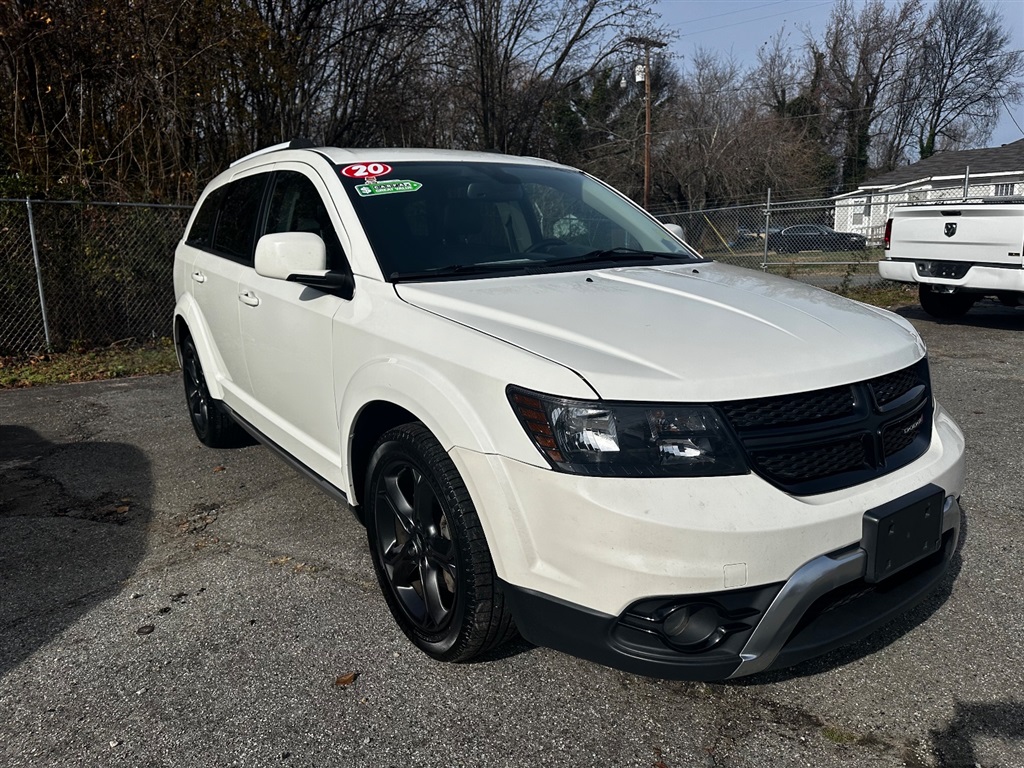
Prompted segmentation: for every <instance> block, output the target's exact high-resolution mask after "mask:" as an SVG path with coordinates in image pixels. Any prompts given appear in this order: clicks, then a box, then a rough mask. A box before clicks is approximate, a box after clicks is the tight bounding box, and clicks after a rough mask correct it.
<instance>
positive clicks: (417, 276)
mask: <svg viewBox="0 0 1024 768" xmlns="http://www.w3.org/2000/svg"><path fill="white" fill-rule="evenodd" d="M525 268H526V265H525V264H524V263H522V262H518V261H510V262H496V261H491V262H487V263H486V264H449V265H448V266H446V267H434V268H433V269H424V270H420V271H419V272H392V273H391V274H390V275H389V276H388V279H389V280H390V281H391V282H392V283H401V282H405V281H406V280H425V279H428V278H431V277H449V276H451V275H479V274H483V273H485V272H514V271H517V270H519V271H522V270H524V269H525Z"/></svg>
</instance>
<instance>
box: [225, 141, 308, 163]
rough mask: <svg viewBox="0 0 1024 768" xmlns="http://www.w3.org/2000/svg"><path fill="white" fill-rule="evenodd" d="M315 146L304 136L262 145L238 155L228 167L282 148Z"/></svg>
mask: <svg viewBox="0 0 1024 768" xmlns="http://www.w3.org/2000/svg"><path fill="white" fill-rule="evenodd" d="M315 146H316V144H314V143H313V142H312V141H310V140H309V139H304V138H297V139H292V140H291V141H286V142H284V143H283V144H274V145H273V146H271V147H264V148H263V149H257V150H256V151H255V152H251V153H250V154H248V155H246V156H245V157H240V158H239V159H238V160H235V162H233V163H231V165H229V166H228V167H229V168H234V167H235V166H236V165H238V164H239V163H244V162H245V161H246V160H250V159H252V158H254V157H259V156H260V155H266V154H269V153H271V152H280V151H281V150H282V149H312V148H313V147H315Z"/></svg>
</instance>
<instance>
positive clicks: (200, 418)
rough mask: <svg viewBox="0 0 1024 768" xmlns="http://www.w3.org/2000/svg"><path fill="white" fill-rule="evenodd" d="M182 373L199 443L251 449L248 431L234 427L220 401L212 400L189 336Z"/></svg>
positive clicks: (184, 343)
mask: <svg viewBox="0 0 1024 768" xmlns="http://www.w3.org/2000/svg"><path fill="white" fill-rule="evenodd" d="M181 371H182V378H183V380H184V383H185V402H186V404H187V405H188V415H189V419H190V420H191V421H192V429H194V430H195V432H196V437H198V438H199V442H201V443H202V444H203V445H206V446H209V447H210V448H239V447H241V446H243V445H251V444H252V439H251V438H250V437H249V435H248V434H247V433H246V432H245V430H243V429H242V428H241V427H240V426H238V424H236V423H235V421H234V420H233V419H232V418H231V417H230V416H229V415H228V414H227V412H226V411H225V410H224V409H223V408H222V407H221V405H220V403H219V402H218V401H217V400H214V399H213V398H212V397H210V390H209V389H208V388H207V386H206V376H205V375H204V374H203V366H202V364H201V363H200V362H199V353H198V351H196V345H195V342H194V341H192V337H191V336H190V335H188V334H187V333H186V334H184V337H183V338H182V340H181Z"/></svg>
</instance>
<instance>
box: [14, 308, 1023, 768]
mask: <svg viewBox="0 0 1024 768" xmlns="http://www.w3.org/2000/svg"><path fill="white" fill-rule="evenodd" d="M902 313H903V314H904V315H905V316H907V317H909V318H910V319H911V320H912V321H913V322H914V324H915V325H916V326H917V327H918V328H919V329H920V331H921V333H922V335H923V336H924V337H925V340H926V341H927V342H928V345H929V348H930V351H931V360H932V375H933V379H934V382H935V389H936V392H937V395H938V397H939V399H940V400H941V402H942V403H943V404H944V405H945V406H946V407H947V408H948V409H949V410H950V411H951V412H952V413H953V415H954V417H955V418H956V419H957V421H958V422H959V423H960V425H961V427H963V429H964V431H965V432H966V434H967V438H968V450H969V456H968V459H969V470H968V472H969V477H968V486H967V488H966V490H965V493H964V497H963V501H964V506H965V508H966V510H967V513H968V530H967V540H966V543H965V545H964V547H963V550H962V558H961V560H960V562H959V564H958V565H959V568H958V570H959V573H958V575H957V576H956V579H955V580H953V579H952V578H951V579H950V580H949V581H948V582H947V584H946V585H945V586H944V588H943V589H941V590H940V591H939V592H938V593H937V594H936V595H935V596H934V597H933V598H931V599H930V600H929V601H928V602H927V603H925V604H924V605H922V606H920V607H919V608H918V609H916V610H915V611H913V612H912V613H911V614H909V615H907V616H906V617H904V618H903V619H901V620H899V621H898V622H897V623H895V624H892V625H890V626H888V627H887V628H885V629H883V630H882V631H880V632H879V633H877V634H876V635H874V636H873V637H871V638H869V639H868V640H866V641H865V642H863V643H860V644H858V645H856V646H853V647H851V648H847V649H844V650H843V651H840V652H837V653H835V654H832V655H830V656H827V657H825V658H823V659H819V660H816V661H814V662H811V663H808V664H805V665H803V666H800V667H797V668H795V669H793V670H788V671H783V672H777V673H769V674H766V675H761V676H757V677H753V678H747V679H743V680H741V681H738V682H733V683H726V684H703V683H678V682H664V681H658V680H651V679H647V678H642V677H637V676H633V675H629V674H624V673H620V672H617V671H614V670H610V669H606V668H604V667H601V666H598V665H595V664H591V663H588V662H584V661H580V660H577V659H574V658H571V657H569V656H565V655H562V654H559V653H556V652H554V651H549V650H547V649H543V648H535V647H533V646H530V645H529V644H526V643H523V642H519V643H517V644H514V645H512V646H510V647H507V648H505V649H503V650H502V651H501V652H500V653H499V654H497V655H496V656H494V657H492V658H489V659H487V660H484V661H480V662H477V663H473V664H467V665H445V664H440V663H437V662H434V661H432V660H430V659H429V658H427V657H426V656H424V655H422V654H421V653H419V652H418V651H416V650H415V649H414V648H413V647H412V646H411V645H409V643H408V642H407V641H406V640H405V638H404V636H403V635H402V634H401V632H400V631H399V630H398V629H397V627H396V626H395V625H394V623H393V622H392V620H391V618H390V615H389V614H388V612H387V609H386V607H385V606H384V602H383V600H382V598H381V597H380V594H379V591H378V588H377V586H376V583H375V581H374V580H373V575H372V568H371V564H370V560H369V556H368V554H367V551H366V544H365V533H364V531H363V530H362V528H361V527H360V526H359V524H358V523H357V522H356V521H355V519H354V518H353V516H352V515H351V514H350V513H349V512H348V511H347V510H346V509H344V508H343V507H339V506H338V505H337V504H335V503H333V502H332V501H331V500H329V499H328V498H327V497H326V496H324V495H322V494H321V493H320V492H319V491H318V490H316V489H315V488H314V487H313V486H312V484H310V483H308V482H307V481H305V480H303V479H302V478H300V477H299V476H298V475H296V474H295V473H294V472H293V471H291V470H290V469H288V468H287V467H286V466H285V465H284V464H282V463H281V462H279V461H277V460H276V459H275V458H274V457H273V456H272V455H271V454H270V453H269V452H267V451H266V450H265V449H263V448H262V447H259V446H253V447H250V448H245V449H241V450H237V451H214V450H210V449H207V448H204V447H202V446H201V445H199V443H198V442H197V441H196V440H195V437H194V435H193V434H192V430H191V428H190V426H189V423H188V419H187V415H186V412H185V408H184V400H183V395H182V393H181V386H180V381H179V378H178V377H177V376H157V377H150V378H142V379H135V380H130V381H113V382H103V383H93V384H79V385H69V386H59V387H49V388H43V389H28V390H18V391H5V392H0V483H2V484H0V765H4V766H76V765H83V766H106V765H121V764H124V765H131V766H182V765H203V766H271V765H281V766H401V767H403V768H404V767H405V766H432V767H433V766H474V768H475V767H478V766H506V765H508V766H513V765H514V766H533V765H537V766H540V765H543V766H549V765H564V766H645V767H647V768H680V767H682V766H759V767H760V766H850V765H854V766H878V767H879V768H882V767H883V766H914V767H921V766H975V765H981V766H985V768H995V767H996V766H1000V767H1005V768H1020V767H1021V766H1024V663H1022V662H1024V639H1022V635H1021V628H1022V626H1024V592H1022V590H1021V567H1020V564H1021V559H1020V554H1019V553H1020V546H1019V542H1020V538H1021V533H1020V531H1021V523H1022V522H1024V520H1022V518H1024V501H1022V499H1024V481H1022V473H1021V471H1020V462H1021V457H1022V456H1024V431H1022V430H1021V427H1020V423H1021V422H1020V415H1019V407H1020V401H1021V396H1022V395H1024V344H1022V343H1021V339H1022V338H1024V336H1022V334H1024V309H1019V310H1010V309H1006V308H1002V307H997V306H995V305H991V304H986V305H983V306H979V307H977V308H976V309H975V310H973V311H972V312H971V314H970V315H968V317H967V319H966V320H965V321H963V322H960V323H938V322H935V321H933V320H931V319H929V318H927V317H926V316H925V315H923V314H922V313H921V312H920V311H919V310H917V309H906V310H902ZM353 677H354V680H353Z"/></svg>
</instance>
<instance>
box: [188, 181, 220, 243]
mask: <svg viewBox="0 0 1024 768" xmlns="http://www.w3.org/2000/svg"><path fill="white" fill-rule="evenodd" d="M226 189H227V188H226V187H219V188H218V189H215V190H213V192H211V193H210V194H209V195H207V196H206V199H205V200H204V201H203V205H202V207H201V208H200V209H199V213H197V214H196V217H195V219H194V220H193V221H192V228H191V229H189V231H188V237H187V238H185V242H186V243H187V244H188V245H192V246H195V247H196V248H212V247H213V226H214V224H216V223H217V210H218V209H219V208H220V204H221V201H222V200H223V199H224V192H225V190H226Z"/></svg>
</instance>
